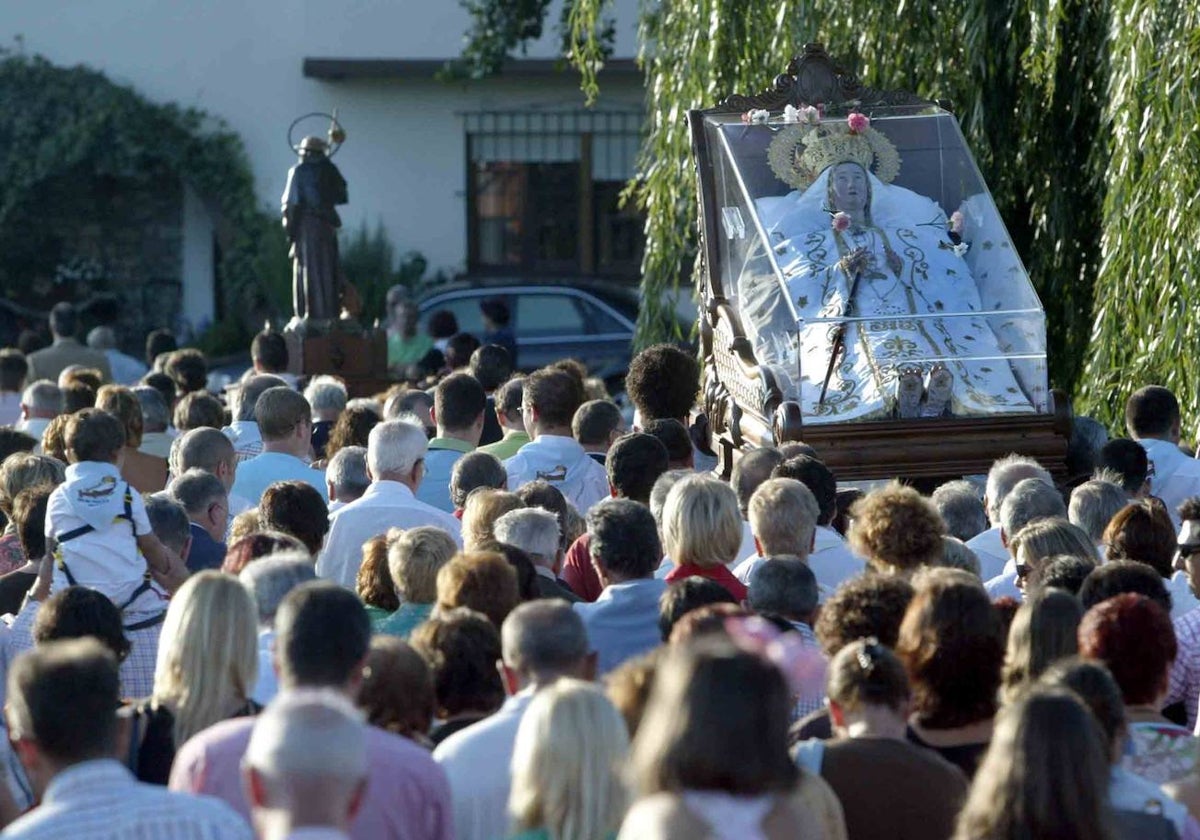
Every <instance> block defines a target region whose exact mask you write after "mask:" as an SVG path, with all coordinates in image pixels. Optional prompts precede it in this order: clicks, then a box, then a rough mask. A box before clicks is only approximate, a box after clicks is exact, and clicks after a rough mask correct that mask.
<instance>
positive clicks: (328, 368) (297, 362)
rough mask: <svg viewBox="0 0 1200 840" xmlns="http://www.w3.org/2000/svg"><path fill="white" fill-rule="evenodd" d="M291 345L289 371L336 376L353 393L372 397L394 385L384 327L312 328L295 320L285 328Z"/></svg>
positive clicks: (310, 374)
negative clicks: (390, 378) (388, 361)
mask: <svg viewBox="0 0 1200 840" xmlns="http://www.w3.org/2000/svg"><path fill="white" fill-rule="evenodd" d="M283 337H284V341H285V342H286V343H287V349H288V372H289V373H293V374H295V375H296V376H301V377H312V376H318V375H321V374H327V375H329V376H336V377H338V378H340V379H341V380H342V381H344V382H345V383H346V390H347V391H348V392H349V394H350V396H351V397H370V396H373V395H375V394H378V393H380V392H381V391H386V390H387V388H388V387H389V386H390V385H391V381H390V380H389V378H388V369H387V333H386V332H385V331H384V330H383V329H382V328H381V327H374V328H370V329H362V328H361V327H358V326H354V327H347V326H344V325H341V324H336V325H333V326H332V327H330V328H329V329H327V330H320V331H317V330H313V329H309V328H306V326H305V325H304V324H302V323H297V322H293V323H291V324H288V325H287V326H286V327H284V329H283Z"/></svg>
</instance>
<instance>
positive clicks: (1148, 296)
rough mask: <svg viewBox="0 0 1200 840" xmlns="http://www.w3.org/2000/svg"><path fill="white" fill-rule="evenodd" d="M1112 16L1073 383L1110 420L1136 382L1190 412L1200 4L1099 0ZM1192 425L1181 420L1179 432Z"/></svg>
mask: <svg viewBox="0 0 1200 840" xmlns="http://www.w3.org/2000/svg"><path fill="white" fill-rule="evenodd" d="M1110 3H1111V6H1112V17H1113V20H1114V21H1115V22H1119V23H1120V25H1119V26H1114V27H1113V36H1112V42H1111V46H1110V54H1111V82H1110V84H1109V100H1108V109H1107V114H1106V116H1107V120H1108V125H1109V127H1110V136H1111V140H1110V142H1111V159H1110V161H1109V162H1108V166H1107V169H1106V183H1107V198H1106V200H1105V203H1104V215H1103V231H1104V236H1103V240H1102V251H1101V254H1102V258H1101V259H1102V262H1101V266H1100V274H1099V278H1098V280H1097V283H1096V302H1097V306H1096V312H1095V322H1094V327H1093V330H1092V341H1091V346H1090V350H1089V354H1088V358H1087V365H1086V367H1085V369H1084V375H1083V376H1082V377H1081V387H1080V393H1081V396H1082V398H1083V403H1084V404H1085V405H1087V406H1089V407H1094V408H1096V409H1098V410H1099V411H1100V412H1101V414H1102V416H1103V418H1104V419H1105V420H1107V421H1108V422H1109V423H1110V425H1112V426H1118V425H1119V423H1120V418H1121V416H1122V410H1123V406H1124V401H1125V398H1126V397H1127V396H1128V394H1129V392H1130V391H1132V390H1133V388H1135V387H1136V386H1138V385H1145V384H1151V383H1153V384H1159V385H1165V386H1167V387H1169V388H1171V389H1172V390H1174V391H1175V393H1176V395H1177V396H1178V397H1179V401H1180V405H1181V408H1182V410H1183V415H1184V418H1185V424H1190V423H1194V422H1195V419H1196V417H1197V416H1198V414H1200V388H1198V382H1200V380H1198V379H1197V376H1196V357H1197V351H1198V350H1200V319H1197V317H1196V305H1197V301H1200V255H1198V252H1197V245H1198V244H1200V213H1197V196H1198V195H1200V138H1198V137H1197V135H1196V125H1197V122H1200V90H1198V89H1197V86H1196V82H1195V72H1196V67H1197V66H1200V8H1198V7H1197V6H1196V5H1195V4H1194V3H1185V2H1177V0H1110ZM1193 432H1194V426H1190V425H1187V426H1185V428H1184V434H1185V436H1187V435H1190V434H1191V433H1193Z"/></svg>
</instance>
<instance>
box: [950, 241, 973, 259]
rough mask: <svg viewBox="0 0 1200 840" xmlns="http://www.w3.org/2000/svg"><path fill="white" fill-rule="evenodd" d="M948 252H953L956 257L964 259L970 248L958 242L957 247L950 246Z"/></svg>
mask: <svg viewBox="0 0 1200 840" xmlns="http://www.w3.org/2000/svg"><path fill="white" fill-rule="evenodd" d="M950 250H951V251H953V252H954V255H955V256H956V257H965V256H966V255H967V251H969V250H971V246H970V245H968V244H967V243H966V242H960V243H958V244H957V245H951V246H950Z"/></svg>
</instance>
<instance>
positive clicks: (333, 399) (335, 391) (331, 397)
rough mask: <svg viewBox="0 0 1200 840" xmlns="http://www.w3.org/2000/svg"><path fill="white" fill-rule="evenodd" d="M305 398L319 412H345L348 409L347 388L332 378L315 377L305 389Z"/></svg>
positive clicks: (338, 380)
mask: <svg viewBox="0 0 1200 840" xmlns="http://www.w3.org/2000/svg"><path fill="white" fill-rule="evenodd" d="M304 398H305V399H307V400H308V404H309V405H311V406H312V410H313V411H314V412H317V411H343V410H344V409H345V408H346V398H347V394H346V386H345V385H344V384H343V383H342V381H341V380H340V379H336V378H334V377H332V376H314V377H313V379H312V381H311V382H309V383H308V387H307V388H305V389H304Z"/></svg>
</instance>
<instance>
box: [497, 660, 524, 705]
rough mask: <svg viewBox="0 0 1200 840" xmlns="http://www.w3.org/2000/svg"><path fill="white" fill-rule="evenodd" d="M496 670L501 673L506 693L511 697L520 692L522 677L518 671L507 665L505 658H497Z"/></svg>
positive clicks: (501, 680)
mask: <svg viewBox="0 0 1200 840" xmlns="http://www.w3.org/2000/svg"><path fill="white" fill-rule="evenodd" d="M496 670H497V671H498V672H499V673H500V682H501V683H502V684H503V685H504V693H505V694H507V695H508V696H510V697H512V696H514V695H516V694H519V693H520V691H521V678H520V677H519V676H518V675H517V672H516V671H514V670H513V669H512V668H510V667H508V666H507V665H505V664H504V661H503V660H496Z"/></svg>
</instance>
